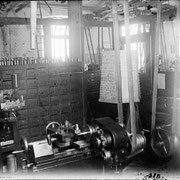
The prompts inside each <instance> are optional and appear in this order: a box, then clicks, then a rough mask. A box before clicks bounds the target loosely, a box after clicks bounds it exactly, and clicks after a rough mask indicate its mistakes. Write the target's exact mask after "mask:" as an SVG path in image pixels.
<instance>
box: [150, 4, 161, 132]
mask: <svg viewBox="0 0 180 180" xmlns="http://www.w3.org/2000/svg"><path fill="white" fill-rule="evenodd" d="M160 25H161V2H160V1H158V2H157V20H156V36H155V41H156V42H155V59H154V76H153V95H152V119H151V134H152V133H153V131H154V129H155V126H156V103H157V87H158V66H159V34H160V27H161V26H160Z"/></svg>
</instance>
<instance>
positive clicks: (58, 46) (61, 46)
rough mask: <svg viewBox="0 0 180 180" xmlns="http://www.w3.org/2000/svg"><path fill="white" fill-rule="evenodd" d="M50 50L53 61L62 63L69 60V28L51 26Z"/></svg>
mask: <svg viewBox="0 0 180 180" xmlns="http://www.w3.org/2000/svg"><path fill="white" fill-rule="evenodd" d="M51 48H52V59H53V61H56V62H57V61H59V62H64V61H68V59H69V27H68V26H66V25H51Z"/></svg>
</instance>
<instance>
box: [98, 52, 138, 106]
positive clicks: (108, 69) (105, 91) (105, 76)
mask: <svg viewBox="0 0 180 180" xmlns="http://www.w3.org/2000/svg"><path fill="white" fill-rule="evenodd" d="M101 55H102V64H101V83H100V98H99V101H100V102H107V103H117V93H116V83H115V53H114V51H103V52H102V54H101ZM120 60H121V79H122V102H123V103H128V102H129V91H128V74H127V62H126V52H125V51H120ZM132 71H133V72H132V73H133V86H134V101H135V102H139V100H140V98H139V94H140V93H139V90H140V88H139V75H138V67H137V55H136V53H135V52H132Z"/></svg>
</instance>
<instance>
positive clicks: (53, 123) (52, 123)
mask: <svg viewBox="0 0 180 180" xmlns="http://www.w3.org/2000/svg"><path fill="white" fill-rule="evenodd" d="M59 127H60V124H59V123H58V122H55V121H52V122H50V123H49V124H48V125H47V126H46V134H47V135H48V129H49V128H52V129H54V128H56V129H58V128H59Z"/></svg>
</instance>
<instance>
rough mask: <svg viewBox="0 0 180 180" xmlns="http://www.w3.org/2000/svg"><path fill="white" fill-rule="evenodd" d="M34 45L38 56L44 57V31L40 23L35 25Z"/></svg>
mask: <svg viewBox="0 0 180 180" xmlns="http://www.w3.org/2000/svg"><path fill="white" fill-rule="evenodd" d="M36 45H37V46H36V47H37V55H38V58H44V31H43V26H42V25H37V35H36Z"/></svg>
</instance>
